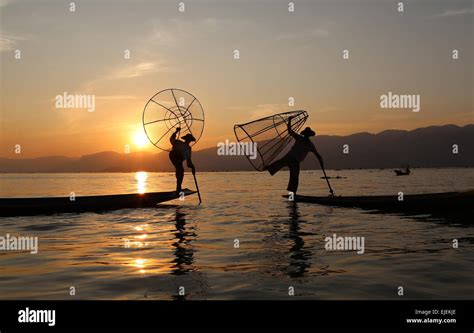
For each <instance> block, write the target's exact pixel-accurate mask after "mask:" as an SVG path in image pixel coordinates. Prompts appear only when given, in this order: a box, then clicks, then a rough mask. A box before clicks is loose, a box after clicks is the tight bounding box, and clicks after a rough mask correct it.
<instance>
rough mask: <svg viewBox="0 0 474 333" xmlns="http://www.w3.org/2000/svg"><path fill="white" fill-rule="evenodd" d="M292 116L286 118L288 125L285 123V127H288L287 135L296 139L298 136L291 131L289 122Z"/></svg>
mask: <svg viewBox="0 0 474 333" xmlns="http://www.w3.org/2000/svg"><path fill="white" fill-rule="evenodd" d="M293 118H294V116H290V117H289V118H288V123H287V126H288V134H290V135H291V136H292V137H293V138H295V139H296V138H297V137H298V134H296V133H295V131H293V128H291V121H292V120H293Z"/></svg>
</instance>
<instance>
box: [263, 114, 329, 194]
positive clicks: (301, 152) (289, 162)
mask: <svg viewBox="0 0 474 333" xmlns="http://www.w3.org/2000/svg"><path fill="white" fill-rule="evenodd" d="M293 118H294V117H293V116H292V117H289V118H288V124H287V125H288V133H289V134H290V135H291V136H292V137H293V138H294V139H295V144H294V145H293V147H291V149H290V151H289V152H288V153H287V154H286V155H285V156H283V157H282V158H281V159H279V160H277V161H275V162H273V163H271V164H270V165H269V166H268V167H267V168H266V169H267V170H268V172H269V173H270V175H272V176H273V175H274V174H275V173H277V172H278V171H279V170H280V169H281V168H283V167H285V166H286V167H288V168H289V169H290V180H289V182H288V188H287V189H288V191H290V192H293V193H294V194H296V191H297V190H298V182H299V175H300V163H301V162H302V161H303V160H304V159H305V158H306V156H307V155H308V153H309V152H312V153H314V155H316V157H317V158H318V160H319V163H320V164H321V168H322V169H323V171H324V162H323V158H322V156H321V155H320V154H319V153H318V151H317V150H316V147H315V146H314V144H313V143H312V142H311V139H310V137H312V136H315V135H316V133H315V132H314V131H313V130H312V129H311V128H310V127H306V128H305V129H304V130H303V131H302V132H301V135H300V134H298V133H295V131H293V129H292V128H291V120H292V119H293ZM326 180H327V179H326ZM328 184H329V183H328ZM329 190H330V192H331V194H334V193H333V191H332V189H331V187H329Z"/></svg>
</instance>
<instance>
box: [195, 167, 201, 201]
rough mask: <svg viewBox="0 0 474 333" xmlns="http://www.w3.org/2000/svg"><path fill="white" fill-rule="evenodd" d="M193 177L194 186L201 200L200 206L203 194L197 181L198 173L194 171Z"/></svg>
mask: <svg viewBox="0 0 474 333" xmlns="http://www.w3.org/2000/svg"><path fill="white" fill-rule="evenodd" d="M193 177H194V184H196V191H197V193H198V198H199V204H201V202H202V200H201V192H199V186H198V182H197V179H196V171H193Z"/></svg>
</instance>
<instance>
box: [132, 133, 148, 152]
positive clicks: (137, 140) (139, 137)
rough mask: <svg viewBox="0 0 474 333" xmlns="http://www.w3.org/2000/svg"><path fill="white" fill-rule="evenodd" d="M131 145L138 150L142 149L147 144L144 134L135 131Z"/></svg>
mask: <svg viewBox="0 0 474 333" xmlns="http://www.w3.org/2000/svg"><path fill="white" fill-rule="evenodd" d="M133 143H134V144H135V146H137V147H138V148H143V147H145V145H146V144H147V143H148V138H147V137H146V135H145V133H143V132H141V131H137V132H135V134H134V135H133Z"/></svg>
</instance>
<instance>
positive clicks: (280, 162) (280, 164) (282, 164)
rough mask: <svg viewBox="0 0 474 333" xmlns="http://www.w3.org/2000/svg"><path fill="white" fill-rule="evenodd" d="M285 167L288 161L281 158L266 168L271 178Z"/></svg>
mask: <svg viewBox="0 0 474 333" xmlns="http://www.w3.org/2000/svg"><path fill="white" fill-rule="evenodd" d="M287 165H288V159H287V158H286V157H283V158H280V159H279V160H276V161H275V162H273V163H271V164H270V165H269V166H268V167H267V170H268V172H270V174H271V175H272V176H273V175H274V174H276V173H277V172H278V171H280V169H281V168H283V167H286V166H287Z"/></svg>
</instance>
